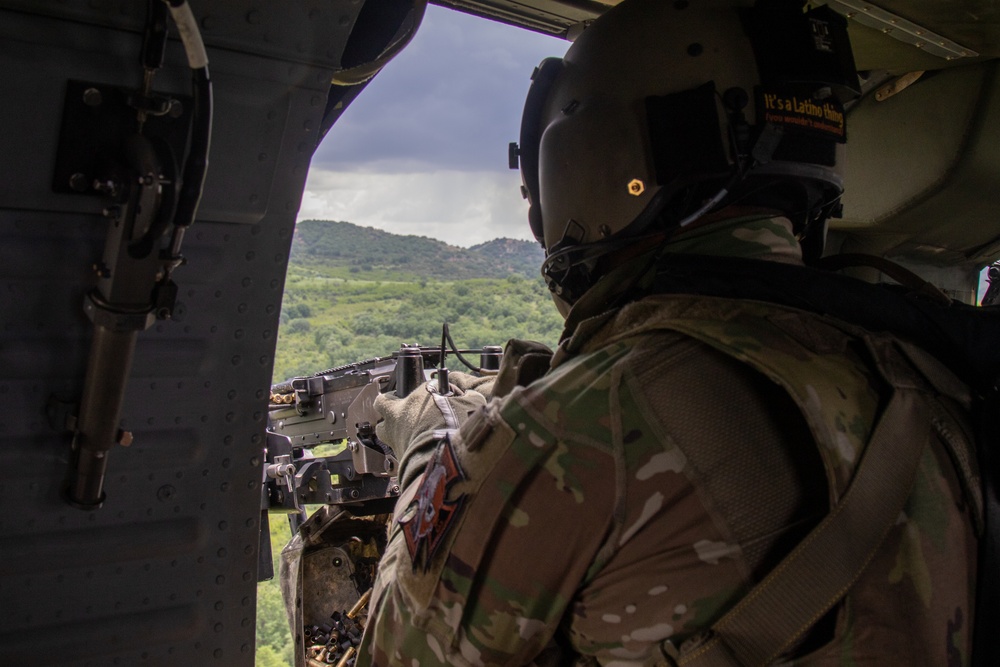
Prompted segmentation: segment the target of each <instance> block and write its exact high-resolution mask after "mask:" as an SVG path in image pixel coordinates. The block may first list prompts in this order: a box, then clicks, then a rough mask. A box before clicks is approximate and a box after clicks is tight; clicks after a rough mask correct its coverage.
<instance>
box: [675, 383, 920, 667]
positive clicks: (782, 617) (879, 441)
mask: <svg viewBox="0 0 1000 667" xmlns="http://www.w3.org/2000/svg"><path fill="white" fill-rule="evenodd" d="M926 411H927V407H926V404H925V402H924V400H923V399H922V397H921V395H920V393H919V392H918V391H916V390H913V389H906V388H898V387H897V388H896V389H895V392H894V394H893V397H892V399H891V400H890V402H889V404H888V406H887V407H886V410H885V412H884V413H883V415H882V417H881V418H880V420H879V423H878V426H877V427H876V429H875V432H874V434H873V435H872V438H871V440H870V441H869V443H868V446H867V447H866V448H865V451H864V454H863V457H862V459H861V462H860V463H859V465H858V467H857V469H856V472H855V474H854V478H853V479H852V480H851V484H850V486H849V487H848V489H847V492H846V493H845V494H844V496H843V497H842V498H841V500H840V502H839V503H837V505H836V506H835V507H834V508H833V509H832V510H831V512H830V514H829V515H827V517H826V518H825V519H824V520H823V521H822V522H820V524H819V525H818V526H816V528H814V529H813V530H812V532H811V533H809V535H808V536H807V537H806V538H805V539H804V540H803V541H802V542H801V543H800V544H799V545H798V546H797V547H796V548H795V549H794V550H793V551H792V552H791V553H790V554H789V555H788V556H786V557H785V559H784V560H783V561H782V562H781V563H780V564H779V565H778V566H777V567H776V568H775V569H774V570H773V571H772V572H771V573H770V574H769V575H768V576H767V577H766V578H765V579H764V580H763V581H761V582H760V583H759V584H757V586H755V587H754V588H753V590H751V591H750V593H749V594H748V595H747V596H746V597H745V598H744V599H743V600H741V601H740V602H739V604H737V605H736V606H735V607H733V608H732V609H731V610H730V611H729V612H728V613H726V615H725V616H723V617H722V618H721V619H720V620H719V621H718V622H717V623H716V624H715V625H714V626H713V627H712V629H711V631H710V634H709V635H708V637H707V638H706V640H705V641H704V642H701V643H699V644H698V645H697V646H694V647H691V648H690V650H688V651H682V652H681V655H680V656H679V657H678V659H677V661H676V662H677V664H678V665H682V666H683V667H734V666H742V667H756V666H758V665H767V664H769V663H771V662H772V661H773V660H775V659H776V658H777V657H778V656H780V655H781V654H782V653H783V652H784V651H786V650H788V648H790V647H791V646H792V645H793V644H794V643H795V642H796V641H797V640H799V639H800V638H801V637H802V636H803V634H804V633H805V632H806V631H807V630H809V628H810V627H812V626H813V624H815V623H816V622H817V621H818V620H819V619H820V618H821V617H822V616H823V615H824V614H825V613H826V612H827V611H829V610H830V609H831V608H832V607H833V606H834V605H835V604H836V603H837V602H838V601H839V600H840V599H841V598H842V597H843V596H844V595H845V594H846V593H847V591H848V590H849V589H850V587H851V586H852V585H853V584H854V582H855V581H856V580H857V578H858V577H859V576H860V575H861V573H862V572H863V571H864V569H865V567H866V566H867V565H868V563H869V561H870V560H871V559H872V557H873V556H874V555H875V552H876V551H877V550H878V548H879V545H880V544H881V543H882V541H883V539H884V538H885V535H886V533H888V531H889V529H890V528H891V527H892V526H893V525H894V524H895V522H896V519H897V518H898V516H899V513H900V511H901V510H902V509H903V506H904V505H905V503H906V499H907V498H908V497H909V495H910V490H911V487H912V486H913V481H914V479H915V476H916V471H917V467H918V465H919V462H920V457H921V453H922V452H923V451H924V449H925V447H926V446H927V443H928V441H929V438H930V436H931V431H930V429H928V428H927V418H926ZM685 648H687V647H685Z"/></svg>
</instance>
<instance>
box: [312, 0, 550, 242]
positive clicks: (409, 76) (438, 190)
mask: <svg viewBox="0 0 1000 667" xmlns="http://www.w3.org/2000/svg"><path fill="white" fill-rule="evenodd" d="M568 46H569V43H568V42H566V41H564V40H561V39H557V38H554V37H548V36H546V35H540V34H537V33H533V32H530V31H527V30H520V29H517V28H513V27H510V26H506V25H503V24H500V23H495V22H493V21H488V20H484V19H480V18H475V17H471V16H468V15H465V14H462V13H459V12H455V11H452V10H448V9H443V8H441V7H436V6H433V5H431V6H428V7H427V13H426V15H425V16H424V20H423V24H422V25H421V26H420V29H419V30H418V32H417V35H416V36H415V37H414V38H413V41H412V42H411V43H410V44H409V45H408V46H407V47H406V48H405V49H404V50H403V52H402V53H401V54H399V55H398V56H396V58H395V59H394V60H392V61H391V62H390V63H389V64H388V65H386V67H385V68H384V69H383V70H382V72H380V73H379V74H378V75H377V76H376V77H375V79H374V80H373V81H372V82H371V83H369V84H368V87H367V88H366V89H365V90H364V91H362V93H361V95H360V96H359V97H358V98H357V99H356V100H355V101H354V102H353V103H352V104H351V105H350V106H349V107H348V108H347V110H346V111H345V112H344V114H343V116H342V117H341V118H340V119H339V120H338V121H337V123H336V124H335V125H334V126H333V128H332V129H331V130H330V132H329V133H328V134H327V136H326V138H325V139H324V140H323V142H322V143H321V145H320V147H319V148H318V149H317V151H316V154H315V155H314V156H313V161H312V166H311V168H310V171H309V178H308V180H307V182H306V189H305V194H304V196H303V200H302V207H301V209H300V210H299V216H298V219H299V220H308V219H323V220H344V221H347V222H353V223H355V224H358V225H364V226H370V227H376V228H378V229H384V230H386V231H389V232H392V233H394V234H416V235H418V236H429V237H432V238H436V239H440V240H442V241H446V242H447V243H450V244H452V245H458V246H463V247H468V246H471V245H475V244H477V243H483V242H485V241H489V240H491V239H495V238H500V237H508V238H520V239H531V238H532V237H531V233H530V231H529V229H528V222H527V209H528V207H527V204H526V203H525V202H524V200H523V199H522V198H521V194H520V185H521V178H520V175H519V174H518V172H517V171H512V170H510V169H509V168H508V166H507V145H508V144H509V143H510V142H511V141H517V138H518V134H519V130H520V123H521V110H522V108H523V106H524V98H525V95H526V94H527V92H528V86H529V84H530V83H531V72H532V70H533V69H534V67H535V66H536V65H538V63H540V62H541V61H542V59H543V58H545V57H548V56H562V55H563V53H564V52H565V51H566V48H567V47H568Z"/></svg>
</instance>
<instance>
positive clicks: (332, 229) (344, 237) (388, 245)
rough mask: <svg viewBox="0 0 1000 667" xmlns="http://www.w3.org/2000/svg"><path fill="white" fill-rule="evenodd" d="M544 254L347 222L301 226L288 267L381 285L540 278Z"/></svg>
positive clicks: (511, 244)
mask: <svg viewBox="0 0 1000 667" xmlns="http://www.w3.org/2000/svg"><path fill="white" fill-rule="evenodd" d="M543 257H544V253H543V252H542V249H541V247H540V246H539V245H538V244H537V243H533V242H530V241H518V240H514V239H496V240H493V241H489V242H487V243H482V244H480V245H477V246H473V247H472V248H468V249H466V248H459V247H456V246H451V245H448V244H447V243H444V242H442V241H438V240H436V239H431V238H427V237H426V236H401V235H397V234H390V233H389V232H384V231H382V230H379V229H373V228H372V227H360V226H358V225H354V224H351V223H349V222H333V221H329V220H303V221H302V222H300V223H298V225H296V228H295V237H294V238H293V240H292V253H291V258H290V261H291V263H292V264H298V265H300V266H308V267H315V266H318V265H322V267H323V272H324V273H326V274H327V275H346V274H347V273H352V274H355V276H356V277H366V278H375V279H383V280H400V279H405V278H408V279H413V278H416V279H417V280H419V279H431V278H433V279H439V280H465V279H471V278H504V277H506V276H509V275H510V274H512V273H518V274H521V275H523V276H527V277H535V276H537V275H538V269H539V267H540V266H541V265H542V259H543Z"/></svg>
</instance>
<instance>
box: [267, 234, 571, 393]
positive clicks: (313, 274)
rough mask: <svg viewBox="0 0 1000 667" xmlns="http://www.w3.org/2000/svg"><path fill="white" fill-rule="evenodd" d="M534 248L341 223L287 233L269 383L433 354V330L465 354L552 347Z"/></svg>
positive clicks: (555, 332)
mask: <svg viewBox="0 0 1000 667" xmlns="http://www.w3.org/2000/svg"><path fill="white" fill-rule="evenodd" d="M542 258H543V253H542V249H541V248H540V247H539V246H538V244H537V243H532V242H528V241H517V240H513V239H495V240H493V241H489V242H487V243H483V244H480V245H477V246H474V247H472V248H468V249H465V248H458V247H455V246H450V245H448V244H446V243H443V242H441V241H438V240H435V239H430V238H427V237H424V236H400V235H397V234H390V233H388V232H384V231H381V230H377V229H372V228H371V227H360V226H358V225H354V224H351V223H349V222H330V221H325V220H304V221H302V222H300V223H299V224H298V225H297V227H296V230H295V237H294V239H293V242H292V253H291V258H290V261H289V266H288V278H287V280H286V282H285V296H284V300H283V303H282V307H281V325H280V327H279V330H278V350H277V354H276V358H275V368H274V375H273V378H274V380H275V381H276V382H277V381H280V380H284V379H285V378H287V377H290V376H293V375H303V374H309V373H313V372H316V371H319V370H322V369H324V368H331V367H333V366H339V365H341V364H346V363H350V362H352V361H358V360H360V359H365V358H368V357H373V356H382V355H385V354H389V353H391V352H393V351H395V350H397V349H399V346H400V344H401V343H404V342H405V343H420V344H424V345H432V344H435V343H437V342H438V341H440V339H441V323H442V322H448V323H449V325H450V326H451V332H452V335H453V336H454V338H455V342H456V343H457V344H458V345H460V346H462V347H468V348H478V347H482V346H483V345H502V344H503V343H505V342H506V341H507V339H509V338H529V339H532V340H539V341H542V342H544V343H546V344H548V345H550V346H554V345H555V343H556V341H557V340H558V337H559V332H560V331H561V330H562V318H561V317H560V316H559V314H558V313H557V311H556V309H555V308H554V307H553V305H552V300H551V298H550V297H549V293H548V290H547V289H546V287H545V285H544V283H543V282H542V279H541V275H540V274H539V271H538V269H539V267H540V266H541V263H542Z"/></svg>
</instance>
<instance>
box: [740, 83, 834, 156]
mask: <svg viewBox="0 0 1000 667" xmlns="http://www.w3.org/2000/svg"><path fill="white" fill-rule="evenodd" d="M757 108H758V110H759V111H758V117H760V119H761V120H763V121H764V122H765V123H771V124H773V125H778V126H781V127H784V128H785V129H788V130H793V131H795V132H801V133H808V134H813V135H816V136H819V137H823V138H826V139H831V140H833V141H836V142H837V143H844V142H845V141H847V130H846V127H845V124H844V105H843V104H841V103H840V101H839V100H838V99H837V98H836V97H834V96H832V95H831V96H829V97H827V98H826V99H822V100H817V99H815V98H814V97H813V96H812V95H809V94H808V93H807V94H802V93H798V92H793V91H790V90H788V89H783V90H782V89H777V88H771V87H766V88H765V87H763V86H762V87H758V89H757Z"/></svg>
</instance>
